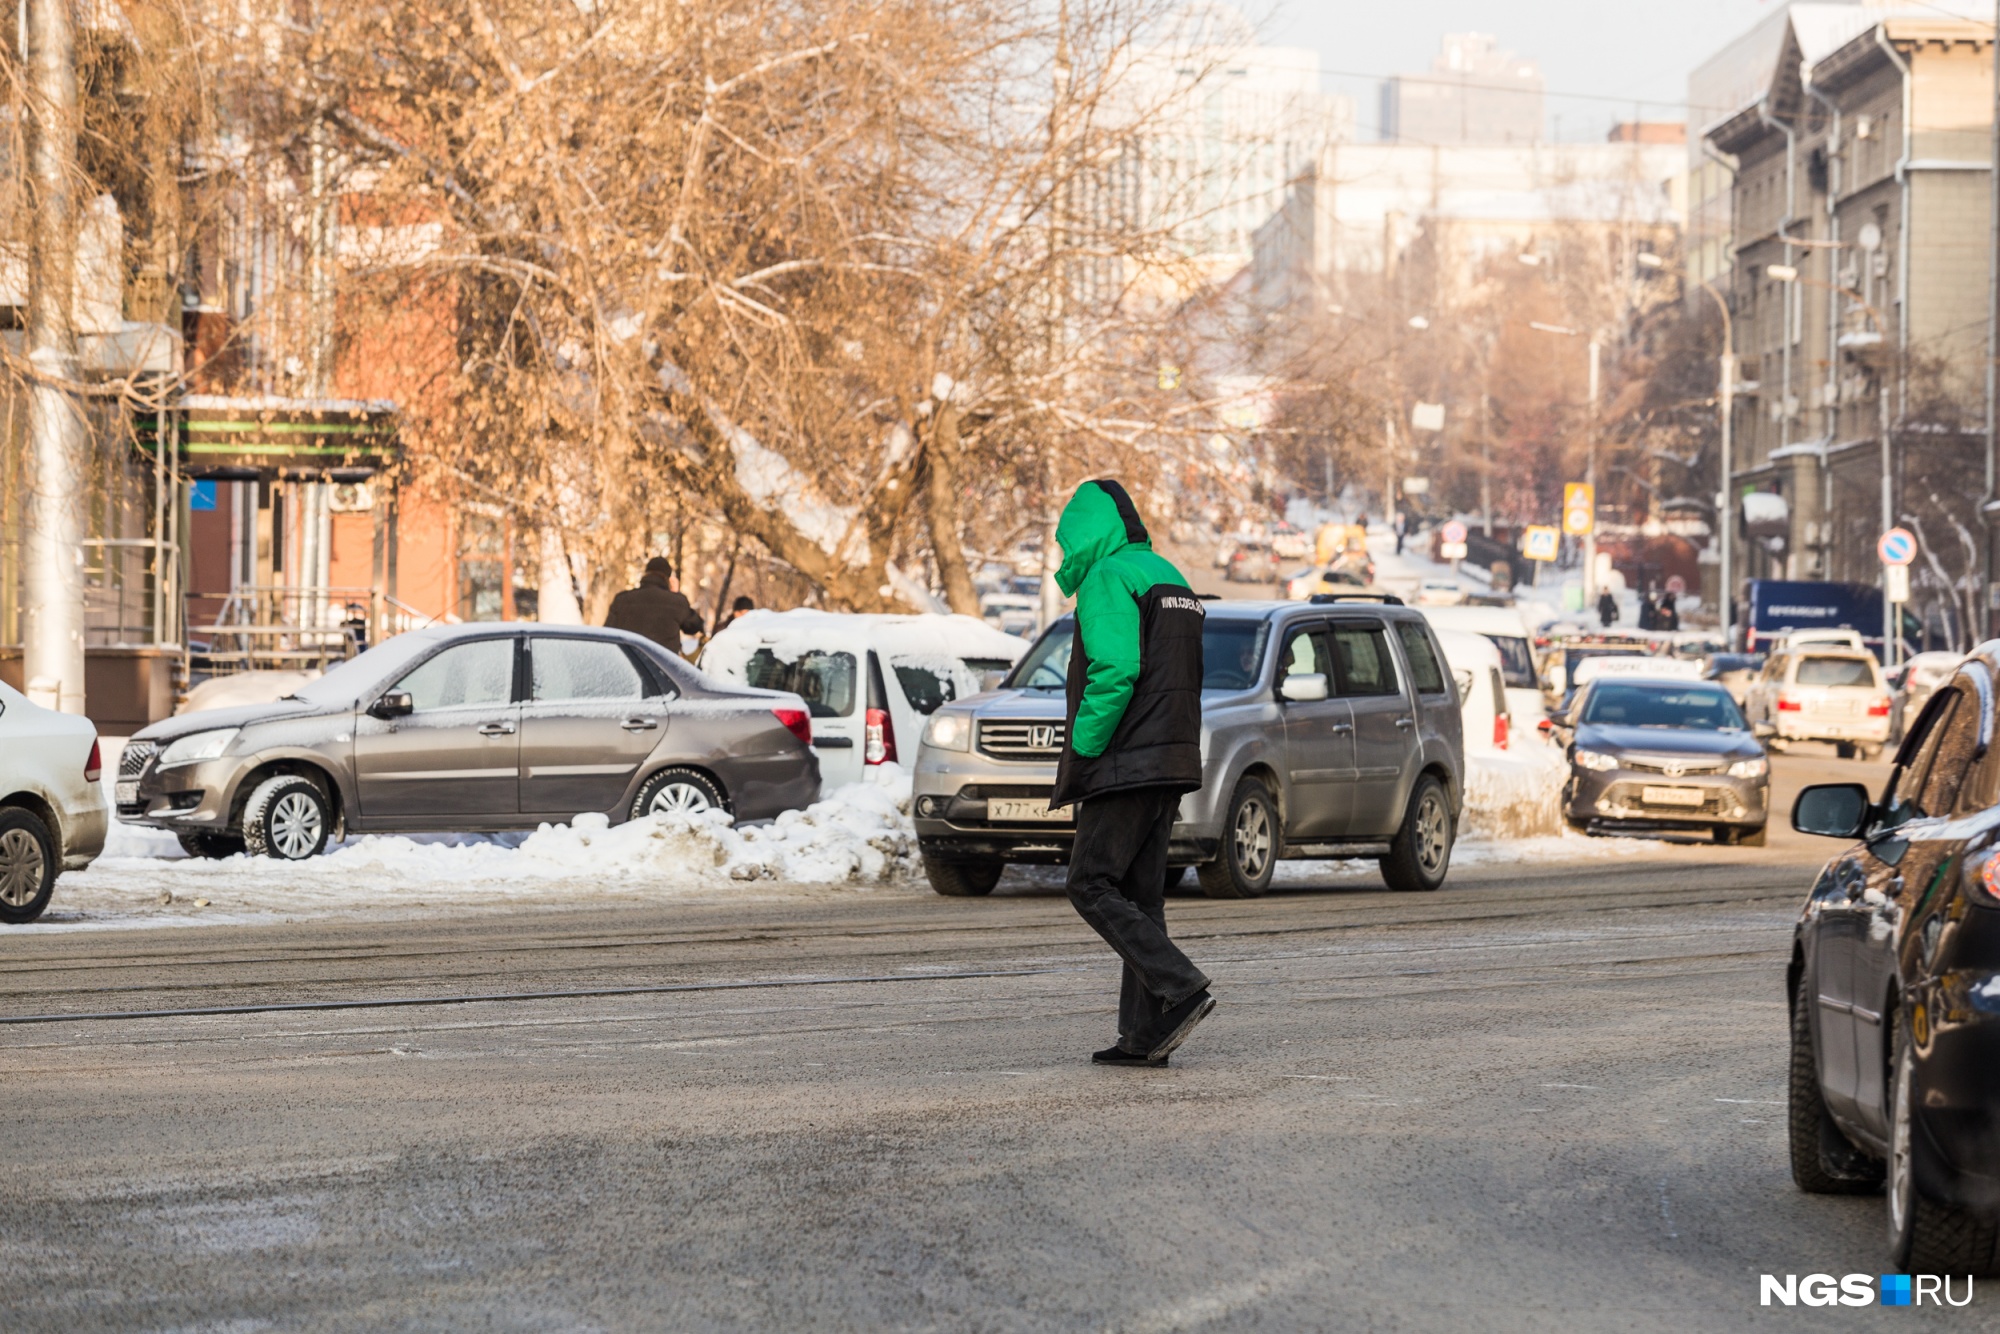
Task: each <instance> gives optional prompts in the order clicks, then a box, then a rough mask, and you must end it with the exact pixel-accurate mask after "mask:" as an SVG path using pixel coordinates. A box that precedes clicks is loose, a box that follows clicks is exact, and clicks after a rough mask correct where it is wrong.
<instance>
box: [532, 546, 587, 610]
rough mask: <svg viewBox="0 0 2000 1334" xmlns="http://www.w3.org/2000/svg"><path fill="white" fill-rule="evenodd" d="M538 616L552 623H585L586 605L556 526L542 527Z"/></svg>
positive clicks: (536, 606)
mask: <svg viewBox="0 0 2000 1334" xmlns="http://www.w3.org/2000/svg"><path fill="white" fill-rule="evenodd" d="M535 619H536V620H538V621H542V622H545V623H546V624H549V625H582V624H583V608H582V607H581V606H579V605H578V603H577V600H576V583H575V578H574V576H573V575H572V574H571V573H570V568H569V553H568V552H567V551H566V550H564V548H563V539H562V534H561V533H560V532H558V531H557V530H556V529H555V528H554V527H553V526H551V527H548V528H544V529H542V541H541V577H540V591H539V592H538V594H537V595H536V603H535Z"/></svg>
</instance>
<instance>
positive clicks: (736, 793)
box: [116, 622, 819, 860]
mask: <svg viewBox="0 0 2000 1334" xmlns="http://www.w3.org/2000/svg"><path fill="white" fill-rule="evenodd" d="M811 743H812V719H811V715H810V714H808V712H807V711H806V706H805V703H804V701H802V700H800V699H799V697H798V696H796V695H791V694H786V693H784V692H782V691H775V690H755V689H750V688H748V687H741V686H733V685H726V684H724V683H722V682H719V681H716V680H715V679H713V678H712V677H709V676H706V675H704V674H703V673H702V672H700V671H698V670H697V669H695V668H694V667H692V666H690V665H689V664H687V663H686V662H684V661H682V660H681V659H680V658H678V657H675V656H674V655H673V654H671V653H668V652H667V651H666V650H665V649H662V648H660V647H658V646H657V645H655V644H653V643H651V642H650V641H648V640H645V639H642V638H640V637H639V636H637V635H632V634H627V633H625V632H623V631H620V630H600V629H593V628H588V627H584V626H558V625H537V624H523V623H518V622H517V623H513V624H507V625H496V624H492V623H485V624H477V625H453V626H434V627H430V628H427V629H423V630H416V631H412V632H410V633H408V634H403V635H398V636H396V637H395V638H394V639H391V640H389V641H387V642H386V643H383V644H381V645H379V646H377V647H375V648H372V649H369V650H368V651H367V652H366V653H363V654H361V655H360V656H358V657H356V658H353V659H351V660H350V661H348V662H344V663H342V664H340V665H339V666H338V667H335V668H334V669H333V670H331V671H329V672H328V673H327V674H326V675H325V676H323V677H321V678H320V679H319V680H317V681H314V682H312V683H311V684H310V685H307V686H306V687H304V688H303V689H301V690H299V691H298V692H297V693H296V694H294V695H291V696H288V697H287V698H285V699H282V700H279V701H278V702H277V703H275V704H258V705H249V706H245V707H242V708H234V709H213V710H207V711H203V712H199V713H191V714H183V715H180V716H179V717H175V718H169V719H167V720H165V721H164V722H158V723H154V724H153V725H152V726H151V727H147V728H144V729H143V730H141V731H140V732H139V733H137V734H136V735H135V736H134V737H133V738H132V740H131V741H130V743H128V744H127V745H126V747H125V754H124V757H123V759H122V760H121V762H120V764H119V769H118V780H117V781H118V789H117V798H116V799H117V808H118V818H119V819H121V820H124V821H126V822H127V823H130V824H143V825H152V826H154V827H156V828H160V829H168V830H171V831H173V832H174V833H175V834H176V835H178V836H179V838H180V842H181V846H182V847H183V848H185V849H187V851H188V852H189V853H190V854H191V855H193V856H199V857H225V856H229V855H230V854H232V853H237V852H244V851H248V852H251V853H254V854H259V855H266V856H271V857H279V858H284V859H287V860H299V859H302V858H306V857H311V856H314V855H316V854H318V853H319V852H320V850H321V849H323V848H324V847H325V846H326V843H327V840H328V838H329V837H338V836H340V835H341V834H342V833H354V832H376V833H380V832H398V833H410V832H418V831H465V832H499V831H504V830H510V829H533V828H534V827H535V826H536V825H538V824H540V823H542V822H543V821H551V822H557V821H567V820H569V819H571V818H573V817H574V816H576V815H578V814H579V813H582V812H586V811H601V812H603V813H604V814H606V815H608V816H609V817H610V818H611V820H612V821H613V822H614V823H616V822H619V821H622V820H626V819H632V818H636V817H638V816H641V815H645V814H648V813H649V812H653V811H675V810H678V811H698V810H703V809H707V808H711V807H716V808H720V809H723V810H726V811H729V812H731V813H732V814H734V815H735V816H736V817H737V818H738V819H742V820H755V819H762V818H768V817H770V816H774V815H776V814H778V813H779V812H780V811H784V810H792V809H796V808H799V807H803V806H805V805H807V804H809V803H810V802H812V801H814V800H815V799H816V798H817V797H818V795H819V761H818V759H817V758H815V757H814V755H813V752H812V744H811Z"/></svg>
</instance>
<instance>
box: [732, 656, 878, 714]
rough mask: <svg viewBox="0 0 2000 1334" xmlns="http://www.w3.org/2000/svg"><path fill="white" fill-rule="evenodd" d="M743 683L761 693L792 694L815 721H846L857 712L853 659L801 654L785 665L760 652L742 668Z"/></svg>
mask: <svg viewBox="0 0 2000 1334" xmlns="http://www.w3.org/2000/svg"><path fill="white" fill-rule="evenodd" d="M743 679H744V680H746V681H748V682H749V683H750V684H751V685H753V686H756V687H757V688H758V689H760V690H789V691H791V692H792V693H793V694H795V695H797V696H798V697H799V698H800V699H802V700H804V701H805V702H806V708H807V709H808V710H810V711H811V713H812V716H813V717H815V718H845V717H847V716H848V715H849V714H851V713H853V712H854V680H855V670H854V655H853V654H852V653H820V652H818V651H808V652H805V653H801V654H800V655H799V656H798V657H796V658H794V659H792V660H791V661H790V662H782V661H780V660H779V658H778V655H777V654H775V653H773V652H771V650H770V649H768V648H760V649H758V650H757V651H756V652H755V653H753V654H751V655H750V661H749V662H747V663H745V664H743Z"/></svg>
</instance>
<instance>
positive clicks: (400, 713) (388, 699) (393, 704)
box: [368, 690, 417, 718]
mask: <svg viewBox="0 0 2000 1334" xmlns="http://www.w3.org/2000/svg"><path fill="white" fill-rule="evenodd" d="M416 711H417V706H416V702H415V701H414V700H412V699H411V698H410V692H409V691H407V690H390V691H386V692H385V693H384V694H383V695H382V697H381V698H380V699H378V700H376V701H375V702H374V703H373V704H370V705H369V706H368V713H369V716H370V717H373V718H407V717H408V716H409V715H411V714H413V713H415V712H416Z"/></svg>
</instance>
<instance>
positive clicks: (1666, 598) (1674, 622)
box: [1659, 588, 1681, 630]
mask: <svg viewBox="0 0 2000 1334" xmlns="http://www.w3.org/2000/svg"><path fill="white" fill-rule="evenodd" d="M1659 622H1660V628H1661V629H1662V630H1678V629H1680V628H1681V607H1680V599H1679V598H1676V597H1675V596H1674V590H1673V589H1671V588H1670V589H1668V590H1667V591H1666V592H1664V593H1662V594H1660V616H1659Z"/></svg>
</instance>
